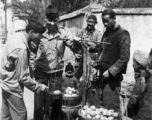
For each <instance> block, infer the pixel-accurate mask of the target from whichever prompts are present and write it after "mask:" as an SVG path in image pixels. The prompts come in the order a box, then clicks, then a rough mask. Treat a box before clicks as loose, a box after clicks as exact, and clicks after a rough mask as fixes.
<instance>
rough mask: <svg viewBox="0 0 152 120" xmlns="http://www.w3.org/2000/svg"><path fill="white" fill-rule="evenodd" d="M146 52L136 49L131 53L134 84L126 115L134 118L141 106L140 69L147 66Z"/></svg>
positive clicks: (141, 85)
mask: <svg viewBox="0 0 152 120" xmlns="http://www.w3.org/2000/svg"><path fill="white" fill-rule="evenodd" d="M147 59H148V53H147V52H145V51H142V50H136V51H135V52H134V55H133V68H134V73H135V85H134V88H133V91H132V94H131V96H130V99H129V103H128V117H130V118H134V117H135V116H136V115H137V113H138V112H139V109H140V107H141V96H142V94H143V92H144V90H145V77H144V76H142V71H145V70H146V67H147Z"/></svg>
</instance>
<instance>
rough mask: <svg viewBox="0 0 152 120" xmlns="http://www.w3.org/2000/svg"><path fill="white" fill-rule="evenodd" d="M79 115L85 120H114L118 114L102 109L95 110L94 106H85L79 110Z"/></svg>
mask: <svg viewBox="0 0 152 120" xmlns="http://www.w3.org/2000/svg"><path fill="white" fill-rule="evenodd" d="M79 115H80V116H81V117H82V118H84V119H85V120H116V119H117V118H118V113H117V112H114V110H107V109H105V108H103V107H100V108H96V107H95V106H93V105H92V106H90V107H89V106H88V105H85V106H84V107H83V108H82V109H80V110H79Z"/></svg>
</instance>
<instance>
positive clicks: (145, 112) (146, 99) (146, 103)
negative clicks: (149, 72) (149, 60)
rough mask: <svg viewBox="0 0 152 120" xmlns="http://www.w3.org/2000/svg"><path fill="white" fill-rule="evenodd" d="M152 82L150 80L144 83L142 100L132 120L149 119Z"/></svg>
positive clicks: (151, 111)
mask: <svg viewBox="0 0 152 120" xmlns="http://www.w3.org/2000/svg"><path fill="white" fill-rule="evenodd" d="M151 86H152V83H151V81H150V82H149V83H147V84H146V90H145V92H144V96H143V101H142V104H141V108H140V110H139V112H138V114H137V115H136V117H135V119H134V120H139V119H140V120H150V119H151V114H152V104H151V101H152V95H151V93H152V87H151Z"/></svg>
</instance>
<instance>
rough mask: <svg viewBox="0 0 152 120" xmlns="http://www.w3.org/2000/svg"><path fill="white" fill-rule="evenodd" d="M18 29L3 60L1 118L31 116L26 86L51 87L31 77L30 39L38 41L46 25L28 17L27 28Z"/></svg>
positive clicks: (35, 88) (37, 89)
mask: <svg viewBox="0 0 152 120" xmlns="http://www.w3.org/2000/svg"><path fill="white" fill-rule="evenodd" d="M15 32H16V33H14V34H13V35H11V36H10V37H8V41H7V43H6V46H5V48H4V51H3V54H2V60H1V70H0V75H1V80H2V82H1V88H2V108H1V120H27V110H26V107H25V103H24V101H23V91H24V86H25V87H27V88H28V89H29V90H31V91H33V92H35V93H39V92H40V91H46V90H47V89H48V87H47V86H45V85H43V84H40V83H38V82H36V81H35V80H33V79H31V78H30V75H29V62H28V55H29V52H30V49H29V43H30V42H31V41H33V42H35V41H38V40H39V39H40V37H41V34H42V33H43V32H45V28H44V27H43V26H42V25H41V24H39V23H37V22H35V21H28V24H27V25H26V26H25V28H24V27H22V28H18V29H16V30H15Z"/></svg>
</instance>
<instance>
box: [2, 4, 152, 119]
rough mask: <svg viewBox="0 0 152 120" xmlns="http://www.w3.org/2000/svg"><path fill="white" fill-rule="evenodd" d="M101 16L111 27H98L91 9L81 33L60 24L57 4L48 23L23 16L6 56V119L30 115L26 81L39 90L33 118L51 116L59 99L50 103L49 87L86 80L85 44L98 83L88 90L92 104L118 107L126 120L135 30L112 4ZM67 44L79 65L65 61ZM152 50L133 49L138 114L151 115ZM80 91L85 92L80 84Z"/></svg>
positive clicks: (133, 101) (133, 104)
mask: <svg viewBox="0 0 152 120" xmlns="http://www.w3.org/2000/svg"><path fill="white" fill-rule="evenodd" d="M101 19H102V21H103V24H104V26H105V28H106V30H105V32H104V33H101V32H100V31H99V30H97V29H96V28H95V25H96V24H97V22H98V20H97V18H96V16H95V15H90V16H89V17H88V18H87V21H86V22H87V26H86V27H85V28H83V29H82V30H81V31H80V32H78V33H77V35H76V37H72V36H71V35H70V33H69V32H68V31H67V30H66V29H65V28H64V27H61V26H59V25H58V21H59V9H58V8H57V7H54V6H52V5H49V6H48V7H47V8H46V23H45V25H44V26H43V25H41V24H40V23H38V22H36V21H33V20H28V22H25V21H24V22H23V21H22V22H23V23H24V24H22V25H21V26H18V27H17V28H16V29H15V33H14V34H13V35H11V36H10V37H9V38H8V40H7V43H6V46H5V48H4V52H3V55H2V58H1V59H2V61H1V70H0V75H1V79H2V86H1V87H2V108H1V120H27V110H26V107H25V104H24V101H23V92H24V86H25V87H27V88H28V89H30V90H31V91H33V92H35V97H34V120H43V119H45V117H46V115H49V116H50V119H51V116H52V114H51V113H53V110H54V108H53V106H54V105H55V102H54V99H51V98H50V99H51V100H50V101H49V102H50V103H49V105H48V104H47V92H48V91H54V90H60V91H62V90H63V89H64V87H67V86H71V87H75V88H77V89H79V87H80V86H81V84H82V83H81V81H83V77H82V75H83V47H84V46H85V47H86V49H87V60H88V61H87V63H89V65H90V69H91V71H92V73H91V75H90V77H88V79H90V80H94V79H97V84H96V86H95V87H94V88H93V89H91V90H90V91H89V93H88V94H89V95H88V97H87V104H90V105H92V104H94V105H97V106H98V105H99V106H100V105H101V106H104V107H105V108H107V109H113V110H115V111H116V112H118V113H119V118H118V119H119V120H122V112H121V108H120V89H121V81H122V80H123V74H126V70H127V64H128V61H129V59H130V44H131V39H130V34H129V32H128V31H127V30H125V29H124V28H122V27H121V26H120V25H118V24H117V23H116V14H115V12H114V11H113V10H112V9H105V10H104V11H103V12H102V15H101ZM65 47H69V48H70V50H71V51H72V52H73V53H74V55H75V64H74V65H71V63H69V64H68V65H67V66H66V67H64V66H65V65H64V59H63V57H64V52H65ZM151 55H152V51H151V52H150V54H148V53H145V52H143V51H140V50H137V51H135V53H134V57H133V67H134V70H135V79H136V84H135V87H134V90H133V93H132V95H131V98H130V101H129V105H128V113H129V116H130V117H131V118H132V119H133V120H151V119H152V116H151V115H152V105H151V102H152V95H151V93H152V91H151V89H152V87H151V74H152V72H151V64H152V63H151V61H152V60H151V59H152V58H151ZM64 68H65V69H64ZM94 75H96V78H95V77H94ZM78 92H79V94H80V95H81V94H82V93H81V90H80V91H78ZM132 110H134V111H133V112H130V111H132ZM56 114H57V113H56ZM56 116H57V118H55V119H57V120H61V119H63V117H62V115H61V114H57V115H56ZM52 119H53V120H55V119H54V118H52Z"/></svg>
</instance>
